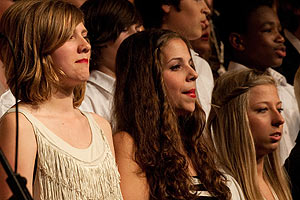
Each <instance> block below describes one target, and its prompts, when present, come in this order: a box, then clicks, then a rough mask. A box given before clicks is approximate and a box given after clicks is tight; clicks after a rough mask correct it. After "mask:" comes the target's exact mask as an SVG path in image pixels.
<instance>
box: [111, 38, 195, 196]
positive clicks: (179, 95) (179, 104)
mask: <svg viewBox="0 0 300 200" xmlns="http://www.w3.org/2000/svg"><path fill="white" fill-rule="evenodd" d="M162 57H163V59H162V60H163V61H162V62H163V64H162V70H163V72H162V75H163V80H164V84H165V87H166V90H167V96H168V97H169V98H170V102H171V104H172V106H173V107H174V109H175V110H176V113H177V114H178V115H181V114H186V113H191V112H193V111H194V109H195V102H196V95H195V87H196V79H197V77H198V74H197V73H196V72H195V70H194V67H193V63H192V60H191V55H190V53H189V50H188V47H187V46H186V44H185V43H184V42H183V41H182V40H181V39H171V40H170V41H169V42H168V43H167V44H166V45H165V46H164V47H163V48H162ZM113 140H114V145H115V152H116V162H117V164H118V167H119V172H120V175H121V190H122V194H123V198H124V199H125V200H146V199H149V186H148V184H147V179H146V177H145V174H143V173H140V172H141V169H140V167H139V166H138V164H137V163H136V162H135V159H134V142H133V139H132V138H131V136H130V135H129V134H128V133H126V132H119V133H116V134H115V135H114V136H113ZM190 170H191V173H193V172H192V171H193V168H192V167H191V166H190ZM137 188H138V190H137Z"/></svg>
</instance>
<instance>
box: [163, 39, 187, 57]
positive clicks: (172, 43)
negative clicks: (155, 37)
mask: <svg viewBox="0 0 300 200" xmlns="http://www.w3.org/2000/svg"><path fill="white" fill-rule="evenodd" d="M161 50H162V54H163V55H164V56H165V57H171V56H175V55H181V56H182V54H184V55H185V54H188V55H189V49H188V47H187V44H186V43H185V42H184V41H183V40H182V39H181V38H172V39H170V40H169V41H167V42H166V44H165V45H164V46H163V47H162V49H161Z"/></svg>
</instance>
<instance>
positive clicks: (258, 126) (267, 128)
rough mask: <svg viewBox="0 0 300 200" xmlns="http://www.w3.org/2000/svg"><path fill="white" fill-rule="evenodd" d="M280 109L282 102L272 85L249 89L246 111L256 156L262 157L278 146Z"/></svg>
mask: <svg viewBox="0 0 300 200" xmlns="http://www.w3.org/2000/svg"><path fill="white" fill-rule="evenodd" d="M281 111H282V103H281V101H280V99H279V97H278V93H277V89H276V87H275V86H274V85H271V84H269V85H259V86H255V87H253V88H251V89H250V91H249V105H248V109H247V113H248V119H249V124H250V129H251V132H252V136H253V139H254V143H255V149H256V156H257V157H263V156H264V155H266V154H268V153H271V152H273V151H275V150H276V148H277V147H278V145H279V141H280V139H281V136H282V128H283V123H284V119H283V118H282V116H281Z"/></svg>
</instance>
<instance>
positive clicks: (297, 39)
mask: <svg viewBox="0 0 300 200" xmlns="http://www.w3.org/2000/svg"><path fill="white" fill-rule="evenodd" d="M277 6H278V8H277V10H278V16H279V19H280V21H281V24H282V26H283V35H284V37H285V43H284V44H285V46H286V57H285V58H283V62H282V65H281V66H280V67H276V68H274V69H275V70H276V71H278V72H280V73H281V74H283V75H284V76H285V78H286V80H287V82H288V83H289V84H291V85H293V84H294V77H295V74H296V71H297V70H298V68H299V67H300V1H299V0H278V5H277Z"/></svg>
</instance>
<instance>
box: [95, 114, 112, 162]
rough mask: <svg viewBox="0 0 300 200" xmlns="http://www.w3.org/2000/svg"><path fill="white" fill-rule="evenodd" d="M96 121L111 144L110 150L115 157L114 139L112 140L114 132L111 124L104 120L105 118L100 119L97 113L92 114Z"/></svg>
mask: <svg viewBox="0 0 300 200" xmlns="http://www.w3.org/2000/svg"><path fill="white" fill-rule="evenodd" d="M91 114H92V115H93V117H94V119H95V120H96V122H97V124H98V126H99V127H100V128H101V129H102V130H103V133H104V135H105V137H106V139H107V142H108V144H109V147H110V150H111V152H112V153H113V156H114V157H115V150H114V145H113V139H112V132H111V126H110V124H109V122H108V121H107V120H106V119H104V118H103V117H100V116H99V115H97V114H95V113H91Z"/></svg>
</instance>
